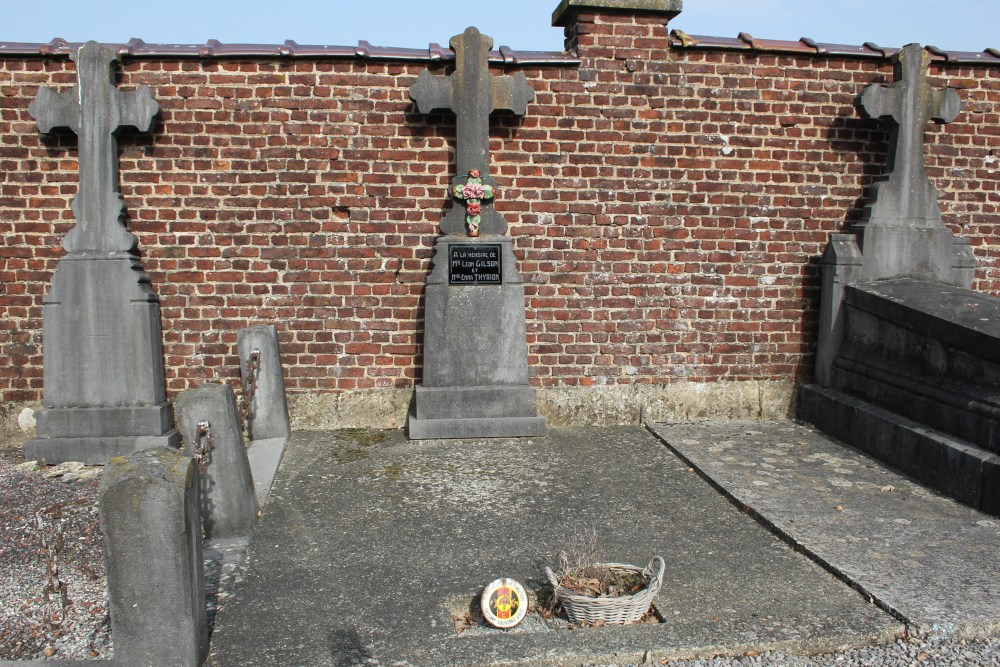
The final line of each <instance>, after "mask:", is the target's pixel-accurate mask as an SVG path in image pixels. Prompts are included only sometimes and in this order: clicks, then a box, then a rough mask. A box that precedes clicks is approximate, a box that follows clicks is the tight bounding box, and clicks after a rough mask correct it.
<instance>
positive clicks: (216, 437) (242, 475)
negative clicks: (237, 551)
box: [176, 384, 258, 538]
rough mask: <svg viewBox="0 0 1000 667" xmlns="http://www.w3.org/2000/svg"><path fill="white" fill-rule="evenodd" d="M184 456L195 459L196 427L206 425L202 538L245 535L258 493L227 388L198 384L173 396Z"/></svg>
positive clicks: (252, 520) (252, 519)
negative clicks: (207, 445)
mask: <svg viewBox="0 0 1000 667" xmlns="http://www.w3.org/2000/svg"><path fill="white" fill-rule="evenodd" d="M176 412H177V422H178V426H179V428H180V431H181V435H182V436H183V439H184V452H185V453H186V454H187V455H188V456H194V454H195V448H196V447H197V443H198V440H199V438H198V431H199V425H200V424H201V423H203V422H207V423H208V434H209V437H211V450H210V451H209V452H208V455H207V458H206V461H207V464H206V465H205V467H204V470H203V472H202V474H201V489H200V491H201V494H200V495H201V519H202V525H204V527H205V537H206V538H221V537H238V536H241V535H249V534H250V531H251V530H253V527H254V525H255V524H256V523H257V509H258V504H257V492H256V487H255V485H254V480H253V475H252V474H251V470H250V462H249V460H248V458H247V448H246V445H245V444H244V441H243V429H242V427H241V424H240V416H239V413H238V411H237V409H236V397H235V396H234V395H233V390H232V388H231V387H230V386H229V385H224V384H203V385H201V386H200V387H196V388H195V389H189V390H187V391H183V392H181V393H180V394H179V395H178V396H177V405H176Z"/></svg>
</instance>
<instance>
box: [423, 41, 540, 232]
mask: <svg viewBox="0 0 1000 667" xmlns="http://www.w3.org/2000/svg"><path fill="white" fill-rule="evenodd" d="M451 48H452V50H453V51H455V72H454V74H452V75H451V76H449V77H442V76H434V75H432V74H431V73H430V72H428V71H426V70H425V71H423V72H421V73H420V76H419V77H418V78H417V81H416V83H414V84H413V86H412V87H411V88H410V97H411V98H412V99H413V101H415V102H416V103H417V108H418V109H419V110H420V112H421V113H431V112H433V111H435V110H439V109H443V110H449V111H454V112H455V115H456V116H457V122H456V135H457V136H456V149H455V152H456V168H457V173H458V174H460V175H462V176H459V177H458V178H456V179H455V180H453V181H452V189H454V187H455V186H456V185H462V184H464V183H465V179H466V178H468V177H467V176H465V175H466V174H469V173H470V172H472V171H476V170H478V171H479V172H480V173H481V174H482V179H483V182H484V183H486V184H487V185H491V186H492V185H493V184H494V183H493V179H491V178H490V176H489V166H490V159H489V141H490V114H491V113H493V112H494V111H498V110H501V109H504V110H509V111H513V112H514V113H515V114H518V115H523V114H524V113H525V112H526V111H527V106H528V103H529V102H530V101H531V100H532V99H534V96H535V91H533V90H532V89H531V86H529V85H528V81H527V79H526V78H525V77H524V74H523V73H521V72H518V73H517V74H515V75H514V76H507V77H495V76H493V75H491V74H490V67H489V52H490V49H491V48H493V39H492V38H490V37H488V36H486V35H483V34H481V33H480V32H479V31H478V30H477V29H476V28H471V27H470V28H467V29H466V30H465V32H464V33H462V34H461V35H455V36H454V37H452V38H451ZM482 207H483V208H482V213H481V216H482V231H483V233H485V234H502V233H504V232H505V231H506V230H507V223H506V222H504V220H503V218H502V217H500V214H499V213H497V212H496V210H495V209H494V208H493V205H492V203H489V202H487V201H484V202H483V203H482ZM458 209H459V207H454V208H453V209H452V211H450V212H449V213H448V215H447V216H446V217H445V219H444V220H443V221H442V223H441V229H442V231H444V232H445V233H446V234H461V233H463V231H464V230H465V215H464V214H463V212H462V211H461V210H458Z"/></svg>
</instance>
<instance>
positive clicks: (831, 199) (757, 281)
mask: <svg viewBox="0 0 1000 667" xmlns="http://www.w3.org/2000/svg"><path fill="white" fill-rule="evenodd" d="M487 32H488V27H487ZM568 33H569V41H570V43H571V44H572V45H573V46H574V47H575V48H578V49H579V55H580V57H581V59H582V64H581V65H580V66H579V67H576V66H551V67H534V68H527V69H523V70H522V71H524V73H525V74H526V76H527V77H528V79H529V81H530V82H531V84H532V86H533V87H534V88H535V90H536V98H535V101H534V102H533V103H532V104H531V105H530V106H529V108H528V113H527V115H526V116H525V117H524V118H520V119H519V118H515V117H513V116H511V115H502V114H500V115H498V116H497V117H496V118H495V119H494V129H493V131H492V141H491V144H492V149H493V175H494V176H495V177H496V179H497V180H498V182H499V184H500V187H501V189H500V193H499V199H498V202H497V208H498V209H499V210H500V211H501V212H502V213H503V214H504V215H505V216H506V218H507V220H508V222H509V223H510V235H511V236H512V237H513V238H514V239H515V247H516V252H517V254H518V257H519V260H520V269H521V272H522V273H523V274H524V277H525V279H526V283H527V284H526V299H527V325H528V344H529V350H530V352H529V363H530V365H531V367H532V371H533V374H534V380H533V381H534V383H535V384H536V385H537V386H539V387H540V388H542V389H543V390H545V389H559V388H573V387H580V388H582V387H586V386H594V387H600V386H605V387H606V388H608V389H613V387H608V386H609V385H616V386H618V387H619V388H620V387H622V386H633V385H654V386H665V385H671V384H676V383H680V382H697V383H706V382H708V383H714V382H721V381H742V382H759V381H767V380H771V381H791V380H794V379H796V378H798V377H800V376H803V375H808V374H810V373H811V364H812V356H811V355H812V351H813V346H814V341H815V337H816V331H815V330H816V317H817V316H816V313H817V306H818V303H817V300H818V291H819V290H818V286H819V276H818V258H819V255H820V254H821V252H822V250H823V247H824V245H825V243H826V241H827V239H828V236H829V234H830V233H831V232H834V231H840V230H844V229H845V228H846V227H847V226H848V225H849V224H850V223H851V222H853V221H855V220H857V219H858V216H859V215H860V211H861V207H862V206H863V205H864V203H865V201H866V196H867V191H866V186H867V185H868V184H869V183H870V182H871V181H872V179H873V178H874V177H875V176H877V175H878V174H880V173H881V172H882V171H883V170H884V169H885V160H886V157H885V156H886V151H887V138H888V134H887V133H886V132H885V131H884V129H883V128H882V127H881V126H880V125H879V124H878V123H876V122H874V121H871V120H869V119H866V118H864V117H863V116H862V115H861V114H860V113H859V112H858V111H857V109H856V108H855V106H854V98H855V97H856V96H857V95H858V94H859V92H860V91H861V89H862V88H863V87H864V86H865V85H868V84H870V83H886V82H888V81H890V80H891V68H890V67H889V65H888V64H887V63H886V62H885V61H876V60H871V59H863V58H849V57H833V56H824V57H812V56H792V55H781V54H766V53H761V54H756V55H754V54H749V53H738V52H732V51H721V50H707V51H706V50H700V49H673V50H672V49H671V48H670V47H669V43H668V36H667V28H666V27H665V26H664V20H663V19H662V18H658V17H643V16H634V15H627V14H617V13H598V14H593V13H586V12H585V13H581V14H580V15H579V22H578V23H576V24H574V25H572V26H571V27H570V28H569V29H568ZM426 67H427V65H426V63H406V62H399V63H392V62H389V63H387V62H378V61H360V60H359V61H352V60H324V59H322V58H313V59H277V58H276V59H264V58H260V59H254V60H248V59H243V60H225V59H204V60H200V59H183V58H174V59H170V58H166V57H161V58H143V59H126V60H125V63H124V66H123V69H122V74H121V76H120V82H119V85H120V86H121V87H123V88H126V89H131V88H134V87H135V86H138V85H143V84H144V85H148V86H150V88H151V89H152V91H153V94H154V96H155V97H156V99H157V100H158V101H159V102H160V105H161V106H162V109H163V111H162V117H161V120H160V121H159V122H158V124H157V127H156V131H155V133H154V134H153V135H152V136H144V135H135V134H134V133H132V134H130V133H128V132H125V133H123V136H122V137H121V138H120V148H121V189H122V194H123V196H124V199H125V201H126V204H127V210H128V212H129V215H130V217H131V221H130V224H129V227H130V229H131V231H132V232H133V233H135V234H136V235H137V237H138V238H139V248H140V250H141V253H142V258H143V262H144V265H145V267H146V269H147V271H148V273H149V274H150V275H151V277H152V280H153V285H154V289H155V291H156V292H157V294H158V295H159V297H160V299H161V303H162V313H163V328H164V350H165V356H166V366H167V385H168V392H169V394H170V395H174V394H176V392H178V391H180V390H182V389H185V388H188V387H191V386H194V385H196V384H198V383H201V382H203V381H208V380H214V381H218V380H228V381H235V379H236V377H237V376H238V372H237V366H236V364H237V359H236V356H235V344H236V330H237V329H238V328H241V327H243V326H246V325H249V324H254V323H261V322H264V323H272V322H273V323H275V324H277V326H278V328H279V331H280V339H281V344H282V352H283V356H284V362H285V367H286V375H287V382H288V388H289V390H290V392H291V393H293V394H328V393H334V394H339V393H343V392H353V391H356V390H373V391H374V390H391V389H396V390H400V391H405V390H408V389H410V388H412V386H413V384H414V383H415V382H418V381H419V377H420V366H421V356H420V354H421V326H422V318H423V313H422V292H423V281H424V279H425V277H426V275H427V272H428V270H429V266H430V254H431V247H432V243H433V240H434V238H435V236H436V235H437V234H438V231H437V224H438V222H439V220H440V218H441V216H442V214H443V212H444V211H445V210H446V207H447V206H449V205H450V204H448V203H447V202H446V193H447V186H448V182H449V179H450V177H451V176H452V172H453V163H452V160H451V157H452V149H453V141H454V122H453V118H452V117H451V116H447V115H437V116H422V115H420V114H418V113H417V112H416V109H415V107H414V105H413V104H412V103H411V102H410V100H409V96H408V88H409V86H410V85H411V84H412V82H413V81H414V80H415V77H416V76H417V74H418V73H419V72H420V71H421V70H423V69H425V68H426ZM431 69H432V70H433V71H434V72H435V73H438V74H443V73H446V68H445V67H444V66H442V65H432V66H431ZM496 73H497V74H502V73H503V72H502V70H500V69H497V70H496ZM932 73H933V74H934V77H933V83H934V85H935V86H944V85H951V86H955V87H957V88H959V89H960V95H961V97H962V98H963V100H964V101H965V104H966V109H965V110H964V111H963V113H962V114H961V116H960V117H959V119H958V120H957V121H956V122H955V123H953V124H951V125H948V126H939V127H933V128H930V129H929V130H928V132H927V138H928V148H927V154H928V157H927V166H928V172H929V174H930V175H931V177H932V179H933V180H934V181H935V183H936V184H937V187H938V189H939V191H940V193H941V201H942V206H943V210H944V212H945V216H944V217H945V220H946V221H947V223H948V224H949V225H950V226H951V227H952V228H953V229H954V231H956V232H957V233H960V234H962V235H964V236H968V237H970V238H971V239H972V244H973V248H974V250H975V253H976V256H977V259H978V261H979V269H978V271H977V280H976V287H977V288H978V289H981V290H984V291H988V292H993V293H1000V246H998V244H997V242H996V235H997V226H996V221H997V219H998V218H997V209H998V205H1000V192H998V190H997V173H998V172H997V169H998V167H1000V163H998V160H1000V157H998V154H1000V111H998V109H1000V107H998V104H997V103H998V101H1000V69H996V68H993V69H991V68H988V67H980V66H976V67H971V66H956V65H945V64H941V63H936V64H935V65H934V67H933V68H932ZM73 83H74V74H73V65H72V63H71V62H69V60H68V59H67V58H65V57H46V58H42V57H34V58H32V57H13V56H7V57H3V56H0V105H2V106H0V179H2V182H0V222H2V224H3V234H2V246H0V400H2V401H4V402H7V403H11V402H13V403H17V402H23V401H33V400H38V399H40V397H41V389H42V374H41V365H42V356H41V344H42V340H41V302H42V296H43V294H44V293H45V292H46V290H47V284H48V280H49V278H50V276H51V273H52V271H53V269H54V267H55V263H56V259H57V258H58V257H59V256H60V254H61V250H60V245H59V243H60V239H61V237H62V236H63V235H64V234H65V232H66V231H67V229H68V228H69V227H70V226H71V225H72V224H73V221H72V216H71V213H70V212H69V203H70V199H71V198H72V196H73V194H74V193H75V190H76V162H75V158H76V149H75V144H76V139H75V137H73V136H72V135H62V136H60V137H56V138H46V137H43V136H41V135H40V134H39V133H38V130H37V126H36V124H35V123H34V121H33V120H32V119H31V118H30V117H29V115H28V113H27V108H28V105H29V103H30V102H31V101H32V99H34V97H35V95H36V94H37V90H38V88H39V86H55V87H57V88H60V89H65V88H68V87H69V86H71V85H73Z"/></svg>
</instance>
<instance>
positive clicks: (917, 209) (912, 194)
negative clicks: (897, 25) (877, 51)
mask: <svg viewBox="0 0 1000 667" xmlns="http://www.w3.org/2000/svg"><path fill="white" fill-rule="evenodd" d="M892 61H893V70H894V73H893V79H894V82H893V84H892V85H891V86H883V85H872V86H868V87H867V88H865V90H864V92H863V93H862V94H861V105H862V107H863V108H864V110H865V111H866V112H867V113H868V114H869V115H870V116H871V117H873V118H883V117H888V118H892V119H893V120H894V121H895V125H894V127H893V130H892V138H891V140H890V146H889V151H890V152H889V174H888V178H887V182H885V183H880V184H879V187H878V193H877V195H876V198H875V199H876V201H875V202H874V206H873V209H874V210H873V211H872V217H873V218H887V219H900V220H912V219H931V220H933V219H940V217H941V212H940V209H939V208H938V204H937V192H936V190H935V189H934V186H933V185H932V184H931V182H930V179H928V178H927V172H926V171H925V170H924V126H925V125H926V124H927V123H928V122H929V121H930V120H935V121H938V122H943V123H950V122H951V121H953V120H955V118H956V116H958V113H959V111H961V109H962V102H961V100H960V99H959V97H958V93H956V92H955V91H954V90H953V89H951V88H946V89H944V90H934V89H932V88H931V87H930V86H929V85H928V84H927V71H928V69H929V67H930V61H931V57H930V54H928V53H927V51H925V50H924V49H923V48H921V47H920V45H919V44H910V45H908V46H905V47H904V48H903V49H901V50H900V51H899V52H898V53H897V54H896V55H895V56H893V59H892Z"/></svg>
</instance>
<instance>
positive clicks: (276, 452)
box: [247, 438, 288, 507]
mask: <svg viewBox="0 0 1000 667" xmlns="http://www.w3.org/2000/svg"><path fill="white" fill-rule="evenodd" d="M287 443H288V439H287V438H268V439H266V440H252V441H251V442H250V444H249V445H248V446H247V459H248V460H249V462H250V472H251V474H252V476H253V483H254V489H255V493H256V495H257V504H258V505H259V506H261V507H263V505H264V503H266V502H267V497H268V495H270V493H271V484H272V483H273V482H274V476H275V475H276V474H277V472H278V466H279V465H281V459H282V457H283V456H284V455H285V445H286V444H287Z"/></svg>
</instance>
